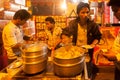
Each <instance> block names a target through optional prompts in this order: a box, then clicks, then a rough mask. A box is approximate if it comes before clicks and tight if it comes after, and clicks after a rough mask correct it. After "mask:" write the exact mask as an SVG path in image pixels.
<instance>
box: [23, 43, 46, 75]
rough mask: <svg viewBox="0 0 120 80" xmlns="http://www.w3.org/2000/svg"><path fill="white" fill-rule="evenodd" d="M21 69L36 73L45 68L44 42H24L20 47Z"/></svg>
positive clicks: (28, 72)
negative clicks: (21, 47)
mask: <svg viewBox="0 0 120 80" xmlns="http://www.w3.org/2000/svg"><path fill="white" fill-rule="evenodd" d="M22 51H23V53H22V59H23V68H22V69H23V71H24V72H25V73H27V74H36V73H38V72H41V71H43V70H45V69H46V66H47V59H48V57H47V52H48V48H47V45H46V44H45V43H37V42H36V43H32V44H26V45H24V46H23V49H22Z"/></svg>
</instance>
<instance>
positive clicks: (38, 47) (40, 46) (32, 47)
mask: <svg viewBox="0 0 120 80" xmlns="http://www.w3.org/2000/svg"><path fill="white" fill-rule="evenodd" d="M47 48H48V47H47V44H45V43H42V42H41V43H39V42H35V43H32V44H26V45H24V48H23V51H24V52H37V51H43V50H44V51H47Z"/></svg>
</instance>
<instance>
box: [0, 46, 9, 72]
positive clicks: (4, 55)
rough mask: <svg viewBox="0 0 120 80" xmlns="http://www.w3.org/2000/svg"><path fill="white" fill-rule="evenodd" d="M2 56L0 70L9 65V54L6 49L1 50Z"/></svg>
mask: <svg viewBox="0 0 120 80" xmlns="http://www.w3.org/2000/svg"><path fill="white" fill-rule="evenodd" d="M0 52H1V54H0V70H2V69H3V68H5V67H6V66H7V65H8V58H7V52H6V50H5V49H4V47H2V48H1V51H0Z"/></svg>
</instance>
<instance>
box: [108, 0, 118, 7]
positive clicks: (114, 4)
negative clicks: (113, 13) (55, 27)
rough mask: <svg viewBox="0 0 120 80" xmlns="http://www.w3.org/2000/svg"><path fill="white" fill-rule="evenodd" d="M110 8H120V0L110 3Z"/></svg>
mask: <svg viewBox="0 0 120 80" xmlns="http://www.w3.org/2000/svg"><path fill="white" fill-rule="evenodd" d="M108 6H119V7H120V0H110V1H109V2H108Z"/></svg>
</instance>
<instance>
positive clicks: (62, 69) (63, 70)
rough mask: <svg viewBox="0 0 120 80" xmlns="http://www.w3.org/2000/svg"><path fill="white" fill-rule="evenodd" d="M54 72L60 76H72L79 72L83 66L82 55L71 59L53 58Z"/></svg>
mask: <svg viewBox="0 0 120 80" xmlns="http://www.w3.org/2000/svg"><path fill="white" fill-rule="evenodd" d="M53 66H54V73H55V74H56V75H57V76H60V77H74V76H76V75H78V74H80V73H81V72H82V71H83V68H84V57H83V56H82V57H81V56H78V57H76V58H72V59H59V58H55V57H54V58H53Z"/></svg>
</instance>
